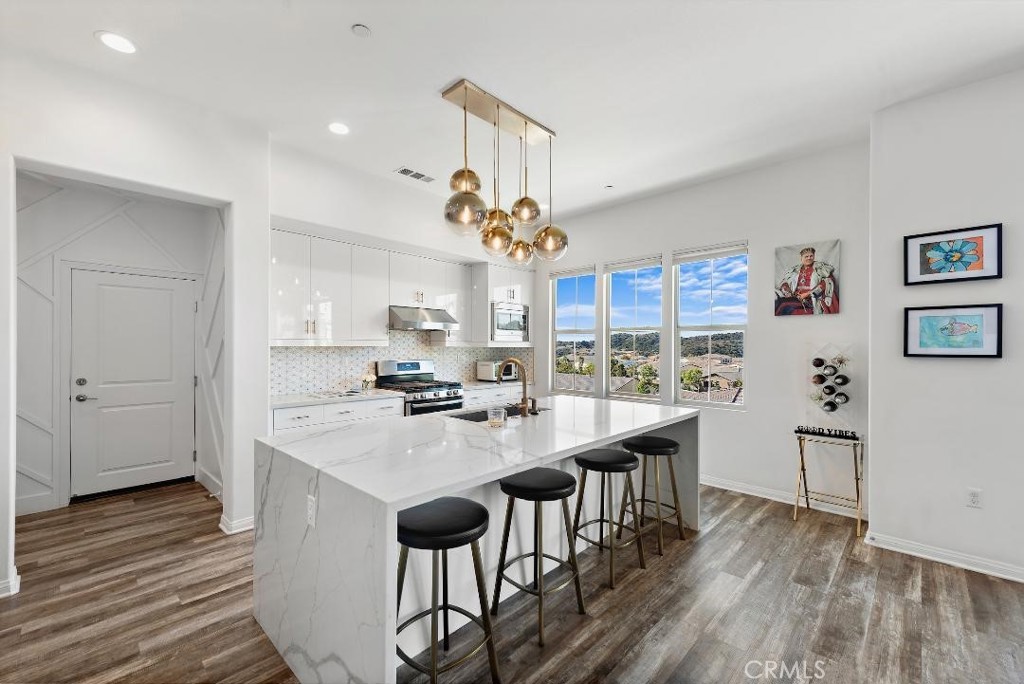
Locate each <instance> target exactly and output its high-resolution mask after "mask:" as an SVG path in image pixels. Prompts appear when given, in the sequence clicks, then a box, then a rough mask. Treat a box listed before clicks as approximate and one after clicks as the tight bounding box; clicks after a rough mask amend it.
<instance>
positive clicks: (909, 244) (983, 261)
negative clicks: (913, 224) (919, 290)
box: [903, 223, 1003, 285]
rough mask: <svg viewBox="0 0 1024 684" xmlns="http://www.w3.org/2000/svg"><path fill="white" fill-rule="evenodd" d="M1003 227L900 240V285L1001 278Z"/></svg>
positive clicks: (912, 236)
mask: <svg viewBox="0 0 1024 684" xmlns="http://www.w3.org/2000/svg"><path fill="white" fill-rule="evenodd" d="M1002 243H1003V224H1001V223H994V224H992V225H988V226H978V227H976V228H958V229H956V230H940V231H938V232H936V233H920V234H918V235H908V236H906V237H904V238H903V284H904V285H925V284H927V283H949V282H958V281H961V280H989V279H993V278H1002V277H1003V245H1002Z"/></svg>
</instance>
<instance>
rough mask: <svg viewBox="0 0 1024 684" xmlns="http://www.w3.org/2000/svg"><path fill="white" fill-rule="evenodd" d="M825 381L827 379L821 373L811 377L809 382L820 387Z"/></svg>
mask: <svg viewBox="0 0 1024 684" xmlns="http://www.w3.org/2000/svg"><path fill="white" fill-rule="evenodd" d="M826 379H827V378H826V377H825V376H824V375H822V374H821V373H815V374H814V376H813V377H811V382H813V383H814V384H815V385H822V384H824V383H825V380H826Z"/></svg>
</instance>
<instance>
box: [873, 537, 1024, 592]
mask: <svg viewBox="0 0 1024 684" xmlns="http://www.w3.org/2000/svg"><path fill="white" fill-rule="evenodd" d="M865 541H866V542H867V543H868V544H870V545H871V546H877V547H878V548H880V549H888V550H890V551H898V552H900V553H906V554H908V555H911V556H917V557H919V558H927V559H928V560H933V561H937V562H939V563H945V564H946V565H952V566H954V567H957V568H963V569H965V570H973V571H975V572H981V573H984V574H986V575H992V576H993V577H1001V578H1003V579H1008V580H1012V581H1014V582H1024V568H1022V567H1020V566H1018V565H1010V564H1009V563H1003V562H1001V561H995V560H991V559H988V558H981V557H979V556H972V555H970V554H967V553H960V552H959V551H952V550H950V549H943V548H940V547H938V546H929V545H927V544H919V543H917V542H913V541H909V540H907V539H900V538H899V537H891V536H889V535H887V534H877V533H875V532H871V531H868V534H867V535H866V537H865Z"/></svg>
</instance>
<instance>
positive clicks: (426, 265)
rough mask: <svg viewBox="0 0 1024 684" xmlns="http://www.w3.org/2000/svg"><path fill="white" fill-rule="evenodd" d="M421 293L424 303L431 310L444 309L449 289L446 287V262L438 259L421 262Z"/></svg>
mask: <svg viewBox="0 0 1024 684" xmlns="http://www.w3.org/2000/svg"><path fill="white" fill-rule="evenodd" d="M419 277H420V292H421V293H422V303H421V304H420V306H427V307H430V308H431V309H443V308H445V306H444V301H445V299H444V297H445V295H446V294H447V290H448V288H447V287H446V286H445V262H443V261H437V260H436V259H421V260H420V276H419Z"/></svg>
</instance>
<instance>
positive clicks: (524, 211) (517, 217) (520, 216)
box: [512, 121, 540, 226]
mask: <svg viewBox="0 0 1024 684" xmlns="http://www.w3.org/2000/svg"><path fill="white" fill-rule="evenodd" d="M529 125H530V124H529V123H527V122H526V121H524V122H523V137H521V138H519V166H520V169H519V179H520V181H522V183H521V185H520V186H519V199H517V200H516V201H515V203H514V204H513V205H512V220H513V221H516V222H518V223H519V224H521V225H524V226H532V225H533V224H534V223H536V222H537V219H538V218H540V205H539V204H537V200H535V199H533V198H532V197H530V157H529V150H528V149H527V145H526V143H525V140H526V138H527V136H528V134H529V128H528V126H529Z"/></svg>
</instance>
